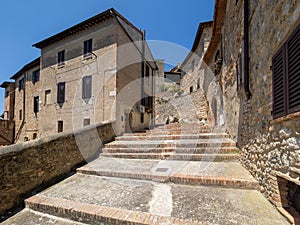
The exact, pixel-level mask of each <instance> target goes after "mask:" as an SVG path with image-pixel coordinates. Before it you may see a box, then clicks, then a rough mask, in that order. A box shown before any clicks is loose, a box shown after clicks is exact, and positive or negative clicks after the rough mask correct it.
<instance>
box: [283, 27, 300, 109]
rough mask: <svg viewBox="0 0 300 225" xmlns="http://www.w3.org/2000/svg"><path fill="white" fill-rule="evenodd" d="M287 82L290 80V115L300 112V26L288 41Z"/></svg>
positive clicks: (288, 105) (288, 106)
mask: <svg viewBox="0 0 300 225" xmlns="http://www.w3.org/2000/svg"><path fill="white" fill-rule="evenodd" d="M286 49H287V54H286V57H287V60H286V64H287V80H288V104H287V110H288V113H289V114H290V113H294V112H297V111H300V25H299V26H298V27H297V29H296V30H295V31H294V33H293V34H292V35H291V37H290V38H289V39H288V41H287V44H286Z"/></svg>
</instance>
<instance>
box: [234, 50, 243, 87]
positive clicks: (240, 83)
mask: <svg viewBox="0 0 300 225" xmlns="http://www.w3.org/2000/svg"><path fill="white" fill-rule="evenodd" d="M243 71H244V70H243V60H242V55H241V54H239V55H238V59H237V62H236V80H237V90H238V91H239V90H241V89H242V88H243V87H244V76H243V74H244V73H243Z"/></svg>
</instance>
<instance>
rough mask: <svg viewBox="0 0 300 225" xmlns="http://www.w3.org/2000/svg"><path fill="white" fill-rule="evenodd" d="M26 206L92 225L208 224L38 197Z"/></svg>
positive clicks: (30, 200) (34, 197)
mask: <svg viewBox="0 0 300 225" xmlns="http://www.w3.org/2000/svg"><path fill="white" fill-rule="evenodd" d="M25 204H26V207H27V208H30V209H32V210H36V211H39V212H42V213H48V214H52V215H55V216H58V217H63V218H67V219H71V220H73V221H78V222H84V223H90V224H95V223H97V222H106V223H109V224H128V225H129V224H130V225H142V224H153V225H163V224H165V225H167V224H174V225H176V224H178V225H196V224H198V225H201V224H202V225H204V224H207V223H201V222H197V221H190V220H183V219H179V218H174V217H164V216H157V215H153V214H151V213H148V212H137V211H130V210H125V209H118V208H112V207H105V206H98V205H92V204H87V203H81V202H74V201H70V200H65V199H58V198H50V197H45V196H38V195H37V196H33V197H31V198H28V199H26V200H25Z"/></svg>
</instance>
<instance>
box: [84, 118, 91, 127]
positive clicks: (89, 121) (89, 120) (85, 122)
mask: <svg viewBox="0 0 300 225" xmlns="http://www.w3.org/2000/svg"><path fill="white" fill-rule="evenodd" d="M90 124H91V119H90V118H86V119H84V120H83V126H88V125H90Z"/></svg>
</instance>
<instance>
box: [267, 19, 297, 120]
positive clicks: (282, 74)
mask: <svg viewBox="0 0 300 225" xmlns="http://www.w3.org/2000/svg"><path fill="white" fill-rule="evenodd" d="M299 37H300V24H299V25H298V27H297V28H296V30H295V31H294V32H293V33H292V35H291V36H290V37H289V38H288V40H287V41H286V42H285V43H284V44H283V46H281V48H280V49H279V50H278V51H277V53H276V54H275V55H274V57H273V59H272V74H273V118H274V119H276V118H279V117H282V116H286V115H288V114H291V113H294V112H298V111H300V89H299V86H300V79H299V77H300V73H299V71H300V60H299V56H300V38H299Z"/></svg>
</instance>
